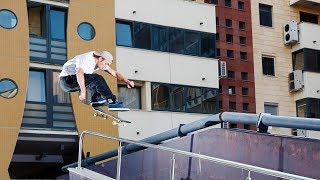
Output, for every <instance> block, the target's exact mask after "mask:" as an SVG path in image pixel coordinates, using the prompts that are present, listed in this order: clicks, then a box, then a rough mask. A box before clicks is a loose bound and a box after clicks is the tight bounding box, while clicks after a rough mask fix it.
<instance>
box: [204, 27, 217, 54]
mask: <svg viewBox="0 0 320 180" xmlns="http://www.w3.org/2000/svg"><path fill="white" fill-rule="evenodd" d="M215 52H216V40H215V36H214V34H210V33H202V34H201V56H203V57H209V58H214V57H215Z"/></svg>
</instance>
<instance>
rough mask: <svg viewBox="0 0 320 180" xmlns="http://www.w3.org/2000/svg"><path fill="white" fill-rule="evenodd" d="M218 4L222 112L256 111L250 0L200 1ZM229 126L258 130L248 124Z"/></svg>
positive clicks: (218, 54)
mask: <svg viewBox="0 0 320 180" xmlns="http://www.w3.org/2000/svg"><path fill="white" fill-rule="evenodd" d="M198 2H203V3H211V4H215V5H216V16H217V17H216V22H217V23H216V26H217V34H216V42H217V58H218V59H219V61H220V63H221V65H225V67H226V68H225V74H221V75H222V76H220V80H219V101H220V102H219V106H220V112H224V111H234V112H245V113H256V103H255V79H254V63H253V46H252V22H251V1H250V0H209V1H207V0H198ZM227 127H230V128H244V129H255V127H254V126H251V127H250V126H249V125H245V124H228V125H227Z"/></svg>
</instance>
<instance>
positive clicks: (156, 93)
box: [152, 83, 218, 113]
mask: <svg viewBox="0 0 320 180" xmlns="http://www.w3.org/2000/svg"><path fill="white" fill-rule="evenodd" d="M152 109H153V110H160V111H175V112H192V113H217V112H218V97H217V89H213V88H201V87H189V86H181V85H172V84H162V83H152Z"/></svg>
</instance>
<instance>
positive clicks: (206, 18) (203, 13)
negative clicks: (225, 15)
mask: <svg viewBox="0 0 320 180" xmlns="http://www.w3.org/2000/svg"><path fill="white" fill-rule="evenodd" d="M115 2H116V18H118V19H127V20H132V21H139V22H147V23H151V24H158V25H164V26H170V27H178V28H184V29H190V30H196V31H203V32H211V33H215V32H216V22H215V18H214V17H215V14H216V13H215V6H214V5H210V4H201V3H195V2H192V1H185V0H161V1H158V0H117V1H115ZM146 7H147V8H146ZM133 11H136V13H133ZM200 22H203V25H200Z"/></svg>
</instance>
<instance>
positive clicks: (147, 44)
mask: <svg viewBox="0 0 320 180" xmlns="http://www.w3.org/2000/svg"><path fill="white" fill-rule="evenodd" d="M133 27H134V28H133V33H134V36H133V37H134V47H136V48H141V49H151V34H150V25H149V24H146V23H134V26H133Z"/></svg>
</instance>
